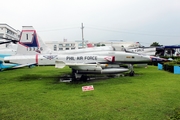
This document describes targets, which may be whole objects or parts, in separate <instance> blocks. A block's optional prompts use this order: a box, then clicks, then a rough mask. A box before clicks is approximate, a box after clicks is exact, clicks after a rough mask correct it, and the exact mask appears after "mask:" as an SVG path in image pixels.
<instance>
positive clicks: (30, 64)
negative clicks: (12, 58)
mask: <svg viewBox="0 0 180 120" xmlns="http://www.w3.org/2000/svg"><path fill="white" fill-rule="evenodd" d="M32 65H35V64H34V63H28V64H20V65H17V66H15V67H13V68H21V67H26V66H32Z"/></svg>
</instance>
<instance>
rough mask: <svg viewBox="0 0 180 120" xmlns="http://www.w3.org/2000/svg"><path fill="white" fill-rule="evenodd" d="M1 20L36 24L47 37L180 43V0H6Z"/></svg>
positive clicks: (1, 4) (0, 11)
mask: <svg viewBox="0 0 180 120" xmlns="http://www.w3.org/2000/svg"><path fill="white" fill-rule="evenodd" d="M0 15H1V17H0V23H6V24H8V25H10V26H12V27H13V28H15V29H18V30H21V29H22V26H33V27H34V28H35V29H36V30H37V32H38V34H39V35H40V37H41V38H42V39H43V40H44V41H56V40H59V41H63V39H64V38H65V39H67V40H68V41H75V40H81V39H82V34H81V29H80V28H81V23H83V24H84V39H85V40H88V41H89V42H91V41H92V42H100V41H107V40H123V41H134V42H140V43H141V44H142V45H144V46H149V45H150V44H152V43H153V42H158V43H159V44H163V45H173V44H180V0H3V1H1V2H0Z"/></svg>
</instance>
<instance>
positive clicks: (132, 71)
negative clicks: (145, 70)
mask: <svg viewBox="0 0 180 120" xmlns="http://www.w3.org/2000/svg"><path fill="white" fill-rule="evenodd" d="M128 67H129V69H130V72H129V76H134V69H133V65H132V64H129V66H128Z"/></svg>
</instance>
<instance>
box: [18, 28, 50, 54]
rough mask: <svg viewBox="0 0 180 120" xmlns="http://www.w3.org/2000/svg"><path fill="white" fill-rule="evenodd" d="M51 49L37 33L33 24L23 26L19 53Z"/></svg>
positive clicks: (34, 52) (35, 52) (33, 52)
mask: <svg viewBox="0 0 180 120" xmlns="http://www.w3.org/2000/svg"><path fill="white" fill-rule="evenodd" d="M49 51H50V50H49V49H48V48H47V46H46V45H45V44H44V42H43V41H42V40H41V38H40V37H39V36H38V35H37V33H36V30H35V29H34V28H33V27H32V26H23V27H22V32H21V36H20V40H19V43H18V47H17V54H20V55H32V54H41V53H48V52H49Z"/></svg>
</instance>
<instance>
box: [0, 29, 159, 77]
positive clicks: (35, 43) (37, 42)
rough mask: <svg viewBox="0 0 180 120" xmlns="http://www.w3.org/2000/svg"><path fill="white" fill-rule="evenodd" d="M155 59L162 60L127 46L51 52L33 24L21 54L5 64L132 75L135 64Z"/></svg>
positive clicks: (24, 37)
mask: <svg viewBox="0 0 180 120" xmlns="http://www.w3.org/2000/svg"><path fill="white" fill-rule="evenodd" d="M151 61H162V59H161V58H157V57H152V56H148V55H142V54H137V53H132V52H126V51H125V49H124V48H122V47H118V46H107V47H106V46H104V47H97V48H85V49H79V50H73V51H71V50H69V51H61V52H55V51H51V50H50V49H49V48H47V47H46V45H45V44H44V43H43V41H42V40H41V39H40V37H39V36H38V35H37V33H36V30H34V28H33V27H32V26H26V27H23V30H22V33H21V37H20V41H19V43H18V48H17V54H16V55H14V56H6V57H4V59H3V62H2V63H1V64H3V65H12V66H11V67H12V68H17V67H23V66H31V65H55V67H56V68H63V67H64V66H65V65H68V66H69V67H70V68H71V69H72V75H73V76H77V74H81V77H84V76H86V74H100V73H102V74H117V73H121V72H127V71H128V70H129V69H130V75H131V76H133V75H134V70H133V66H132V65H131V64H135V63H148V62H151ZM122 64H129V69H128V68H123V67H121V65H122ZM74 78H75V79H76V77H74ZM85 78H87V77H85Z"/></svg>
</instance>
